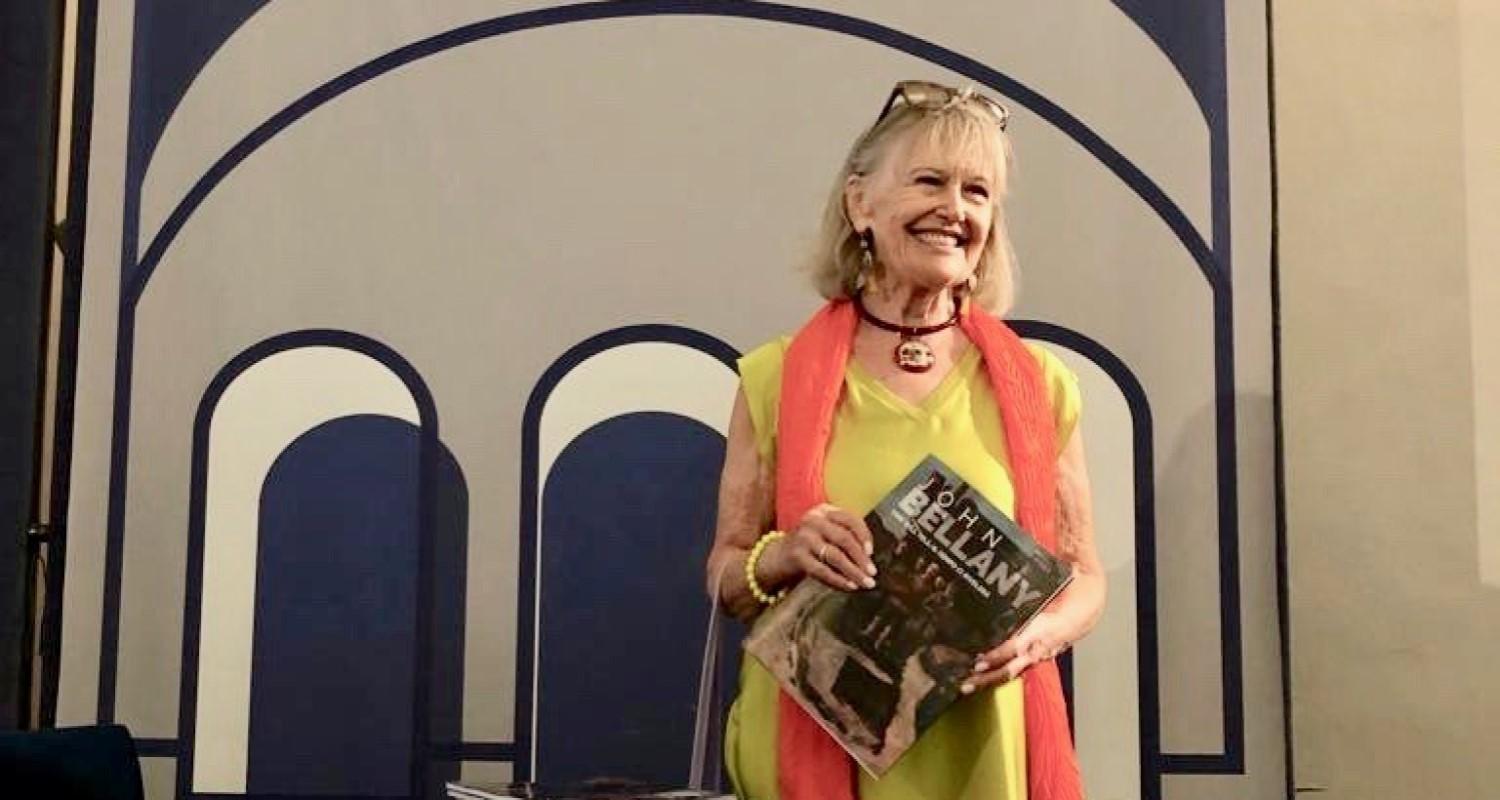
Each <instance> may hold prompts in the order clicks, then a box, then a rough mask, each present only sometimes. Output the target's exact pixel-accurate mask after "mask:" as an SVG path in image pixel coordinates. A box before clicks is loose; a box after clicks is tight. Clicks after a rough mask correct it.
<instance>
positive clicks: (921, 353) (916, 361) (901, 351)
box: [892, 339, 937, 372]
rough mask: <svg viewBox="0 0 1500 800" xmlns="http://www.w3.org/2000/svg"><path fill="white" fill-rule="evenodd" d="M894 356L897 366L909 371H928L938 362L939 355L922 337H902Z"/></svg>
mask: <svg viewBox="0 0 1500 800" xmlns="http://www.w3.org/2000/svg"><path fill="white" fill-rule="evenodd" d="M892 356H893V357H894V358H895V360H896V366H898V367H900V368H902V369H904V370H906V371H907V372H926V371H927V370H930V369H932V365H933V364H935V363H937V356H936V355H934V354H933V352H932V348H931V347H928V346H927V343H926V342H924V341H922V340H920V339H902V340H901V343H900V344H898V345H896V350H895V352H894V353H892Z"/></svg>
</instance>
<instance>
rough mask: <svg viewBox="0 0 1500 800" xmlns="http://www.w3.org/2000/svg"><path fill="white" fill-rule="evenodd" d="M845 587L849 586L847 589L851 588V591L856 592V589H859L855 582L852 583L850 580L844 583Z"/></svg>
mask: <svg viewBox="0 0 1500 800" xmlns="http://www.w3.org/2000/svg"><path fill="white" fill-rule="evenodd" d="M844 585H845V586H847V587H849V590H850V591H854V590H855V589H857V588H859V587H858V586H855V585H854V581H850V580H846V581H844Z"/></svg>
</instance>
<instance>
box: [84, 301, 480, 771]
mask: <svg viewBox="0 0 1500 800" xmlns="http://www.w3.org/2000/svg"><path fill="white" fill-rule="evenodd" d="M304 347H337V348H342V349H345V350H350V351H353V352H356V353H361V354H363V355H366V356H368V357H370V358H372V359H374V360H376V361H378V362H380V363H381V364H382V365H384V366H385V367H386V368H387V369H389V370H390V371H391V372H392V374H394V375H395V376H396V377H397V378H398V379H399V380H400V381H401V382H402V384H403V385H404V386H405V387H406V389H407V391H408V392H409V393H410V395H411V397H412V401H413V403H414V404H415V405H416V407H417V419H418V435H417V451H418V456H417V470H418V488H417V497H418V500H417V528H418V531H419V533H420V542H419V546H418V553H417V558H418V568H417V582H416V583H417V585H416V605H417V608H418V609H419V610H424V611H425V612H426V613H420V612H419V619H418V624H417V625H416V629H415V635H414V637H413V641H412V648H413V650H414V652H415V653H416V656H415V662H414V663H415V671H416V674H417V675H419V676H429V675H431V674H432V672H433V664H434V657H433V654H432V650H431V648H430V647H429V646H428V645H429V644H430V643H432V642H433V641H434V638H433V633H432V631H431V627H432V626H431V622H432V620H433V614H432V610H433V609H434V606H435V604H434V602H433V568H432V567H433V564H434V562H435V553H434V550H435V546H434V545H435V541H434V538H435V537H434V535H433V532H434V530H436V529H437V528H438V527H439V522H440V519H439V513H440V511H442V512H445V513H447V514H451V513H453V508H452V506H451V505H443V506H440V504H439V502H438V500H439V498H445V499H447V500H448V501H451V500H452V499H453V496H452V494H451V491H450V492H449V493H447V494H445V493H443V492H440V491H439V487H438V485H437V483H438V481H437V479H438V476H439V466H440V464H441V463H442V462H441V458H442V451H441V448H442V445H441V442H440V441H439V439H438V419H437V407H436V405H435V404H434V402H433V399H432V393H431V392H430V391H429V390H428V388H427V384H426V382H425V381H423V380H422V377H421V375H420V374H419V373H418V372H417V370H416V369H415V367H413V366H412V364H411V363H410V362H408V361H407V360H406V359H405V358H404V357H403V356H402V355H401V354H400V353H398V352H396V351H395V350H393V349H392V348H390V347H389V346H387V345H385V344H383V343H381V342H379V341H377V340H375V339H372V338H370V337H367V336H363V335H361V334H357V333H352V332H349V331H342V330H333V329H310V330H301V331H293V332H289V333H284V334H280V335H278V336H273V337H271V338H269V339H266V340H263V341H261V342H259V343H257V344H255V345H253V346H251V347H249V348H247V349H246V350H245V351H244V352H242V353H240V354H239V355H237V356H235V357H234V358H233V359H231V360H230V361H229V362H228V363H227V364H225V365H224V367H223V368H221V369H220V370H219V372H218V373H217V374H215V375H214V377H213V379H212V380H211V381H209V384H208V387H207V388H206V389H205V390H204V393H203V398H202V400H200V401H199V404H198V411H197V414H196V415H195V417H194V420H193V451H192V465H191V477H190V481H191V485H190V489H189V499H188V548H187V575H186V578H185V587H184V608H183V638H182V679H181V680H182V683H181V686H180V689H179V698H180V699H179V702H178V721H177V740H176V742H175V743H174V742H172V741H171V740H158V741H155V742H153V743H152V744H153V746H154V749H159V750H163V751H169V752H173V753H175V754H176V755H177V796H178V797H188V796H190V795H191V779H192V774H193V759H194V752H193V750H194V747H193V743H194V741H195V736H196V727H197V706H198V666H199V637H200V632H201V630H202V622H203V620H202V603H203V536H204V514H205V508H206V502H207V493H208V457H209V452H208V450H209V448H208V445H209V433H210V430H211V427H212V424H213V417H214V412H215V411H216V410H217V408H218V404H219V401H220V400H221V399H222V398H223V396H224V392H225V391H226V390H228V388H229V386H230V385H231V384H233V383H234V381H235V380H236V379H237V378H238V377H239V376H240V375H242V374H243V373H244V372H245V371H246V370H248V369H250V368H251V367H253V366H254V365H256V364H257V363H259V362H261V361H263V360H265V359H266V358H269V357H270V356H273V355H276V354H277V353H281V352H285V351H288V350H295V349H299V348H304ZM450 489H451V487H450ZM112 602H113V603H114V604H115V605H116V609H118V602H119V598H118V595H116V596H115V597H114V598H113V600H112ZM429 694H430V686H429V685H428V681H426V680H418V681H416V683H415V687H414V691H413V695H414V696H413V698H412V705H411V708H410V715H411V730H412V731H413V739H414V741H415V743H416V745H417V746H418V747H419V748H421V750H422V752H424V753H425V752H427V749H428V748H429V747H430V742H431V737H432V731H433V728H434V720H433V719H431V718H430V717H429V715H428V712H427V709H428V708H429V703H430V698H429ZM438 724H442V722H441V721H439V722H438ZM174 744H175V746H173V745H174ZM428 767H429V759H428V758H425V757H423V758H416V759H413V761H412V763H411V765H410V772H411V774H410V780H409V785H411V786H425V785H427V784H428V778H429V772H428Z"/></svg>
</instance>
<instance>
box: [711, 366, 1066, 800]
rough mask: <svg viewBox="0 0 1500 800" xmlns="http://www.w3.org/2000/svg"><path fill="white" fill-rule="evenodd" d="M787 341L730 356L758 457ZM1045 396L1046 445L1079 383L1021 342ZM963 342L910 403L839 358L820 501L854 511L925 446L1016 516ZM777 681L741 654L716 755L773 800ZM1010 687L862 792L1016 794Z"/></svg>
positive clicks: (1020, 730)
mask: <svg viewBox="0 0 1500 800" xmlns="http://www.w3.org/2000/svg"><path fill="white" fill-rule="evenodd" d="M790 341H791V340H790V339H789V338H787V337H782V338H779V339H776V340H773V341H771V342H768V343H767V344H764V345H762V346H760V347H758V348H756V349H755V350H752V351H751V352H749V353H747V354H746V355H745V356H744V357H743V358H741V359H740V361H739V367H740V380H741V384H742V386H743V388H744V392H745V397H746V400H747V401H748V405H749V409H750V418H751V422H752V424H753V427H754V429H755V441H756V447H757V449H758V450H759V452H760V457H761V460H762V463H763V464H766V465H774V464H775V460H776V418H777V408H778V403H779V400H780V392H781V367H782V360H783V358H784V357H785V355H786V348H787V345H788V344H789V343H790ZM1027 350H1029V351H1030V352H1031V353H1032V355H1034V356H1035V357H1036V358H1037V361H1038V363H1039V364H1040V365H1041V368H1042V377H1043V380H1044V382H1045V383H1046V386H1047V391H1048V395H1049V398H1050V400H1051V404H1052V410H1053V416H1054V419H1055V422H1056V428H1057V451H1058V453H1061V451H1062V448H1063V445H1065V444H1066V443H1067V441H1068V438H1069V436H1071V435H1072V432H1073V430H1074V428H1075V426H1076V425H1077V423H1078V417H1079V413H1080V410H1081V408H1080V399H1079V393H1078V381H1077V378H1076V376H1074V375H1073V373H1072V371H1071V370H1069V369H1068V368H1067V366H1066V365H1064V364H1063V363H1062V361H1060V360H1059V359H1058V358H1057V357H1056V356H1054V355H1052V354H1051V353H1049V352H1048V351H1046V350H1044V349H1042V348H1041V347H1039V346H1037V345H1035V344H1031V343H1028V344H1027ZM981 367H982V364H981V362H980V355H979V349H978V348H976V347H972V346H971V347H970V348H969V349H968V350H967V351H965V353H964V354H963V355H962V356H961V357H960V358H959V360H958V363H957V364H955V365H954V366H953V368H952V369H951V370H950V371H949V373H948V374H947V375H946V376H944V377H943V380H942V381H941V382H940V383H939V384H938V386H937V388H936V389H934V390H933V391H932V393H931V394H929V395H928V396H927V397H926V398H924V399H923V400H922V402H921V403H919V404H915V405H913V404H912V403H910V402H908V401H906V400H904V399H902V398H901V397H899V396H898V395H896V394H895V393H894V392H892V391H891V390H890V389H888V388H886V386H885V384H883V383H881V382H880V381H879V380H877V379H876V378H875V377H874V376H873V375H871V374H870V373H869V372H868V371H866V370H865V369H864V368H863V367H861V366H860V365H859V363H858V362H856V361H854V360H853V359H850V361H849V364H848V367H847V368H846V371H845V377H844V393H843V397H842V398H841V399H840V401H839V407H838V409H837V411H836V412H835V415H834V423H833V435H832V437H831V439H830V442H829V446H828V457H827V463H826V467H825V480H826V483H827V489H828V499H829V502H830V503H833V504H834V505H837V506H839V507H841V508H845V509H847V510H849V511H850V512H851V513H853V514H855V515H857V516H861V517H862V516H864V515H865V514H866V513H867V512H868V511H869V510H870V509H871V508H873V507H874V506H875V504H876V503H877V502H879V501H880V498H881V497H882V496H884V495H885V494H886V493H887V492H888V491H890V489H891V487H893V486H895V485H896V484H897V483H898V482H900V480H901V479H902V478H904V477H906V474H907V473H908V472H910V471H911V469H912V468H913V467H915V466H916V465H917V462H919V461H921V460H922V459H923V458H924V457H926V456H927V455H929V454H932V455H936V456H937V457H938V458H940V459H942V460H943V461H944V462H946V463H947V464H948V465H949V466H950V467H952V468H953V469H954V470H955V471H957V472H958V474H959V475H960V476H962V477H963V478H964V479H965V480H966V481H968V482H969V483H970V484H971V485H972V486H974V487H975V488H976V489H978V490H979V491H980V492H982V493H983V494H984V495H985V496H986V497H987V498H988V499H989V500H990V502H991V503H993V504H994V505H995V507H997V508H999V509H1000V510H1001V511H1004V512H1005V513H1007V514H1010V515H1012V516H1014V514H1015V493H1014V490H1013V487H1012V485H1011V481H1010V477H1009V465H1008V463H1007V462H1008V459H1007V458H1006V449H1005V432H1004V429H1003V428H1002V426H1001V423H1000V415H999V411H998V408H997V407H996V405H995V394H994V391H993V390H992V389H991V388H990V384H989V380H988V378H987V377H986V375H985V372H984V370H983V369H982V368H981ZM777 692H778V687H777V685H776V680H775V679H774V678H773V677H771V674H770V673H769V672H767V671H766V670H765V668H764V667H762V666H761V665H760V662H758V661H756V660H755V659H754V658H752V657H750V656H748V655H746V656H744V657H743V660H742V663H741V666H740V688H739V694H738V696H737V697H736V699H735V702H734V705H733V707H732V708H731V709H730V712H729V719H728V722H727V727H726V731H725V746H724V758H725V761H726V762H727V767H728V769H729V775H730V779H731V780H732V781H733V783H734V787H735V792H736V794H737V796H739V797H741V798H750V799H751V800H776V797H777V785H776V730H777V696H778V694H777ZM1022 703H1023V693H1022V691H1021V683H1020V682H1019V681H1012V682H1010V683H1008V684H1005V685H1003V686H999V687H995V688H991V689H986V690H983V691H980V692H978V693H976V694H974V695H972V696H970V697H966V698H962V699H960V700H959V701H958V702H957V703H955V704H954V705H953V706H952V707H951V708H950V709H949V710H948V711H947V712H945V713H944V714H943V715H942V716H941V717H939V718H938V720H937V722H935V723H934V724H933V725H932V727H931V728H928V729H927V731H925V732H924V733H923V734H922V736H921V738H920V739H918V740H917V743H916V744H915V745H913V746H912V748H911V749H910V750H909V751H907V752H906V754H905V755H903V756H902V758H901V759H900V760H899V761H897V762H896V764H895V766H893V767H892V768H891V769H890V770H889V771H888V772H887V773H886V774H885V775H884V776H883V777H881V778H880V779H878V780H877V779H875V778H872V777H871V776H870V775H869V774H868V773H865V772H864V771H863V770H861V771H860V775H859V797H860V798H861V800H897V799H898V798H899V799H900V800H908V799H909V798H934V799H935V800H937V799H941V800H948V799H949V798H952V800H959V799H960V798H984V800H1025V798H1026V741H1025V738H1026V725H1025V717H1024V714H1025V709H1024V707H1023V705H1022Z"/></svg>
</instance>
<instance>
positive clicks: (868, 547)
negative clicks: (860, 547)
mask: <svg viewBox="0 0 1500 800" xmlns="http://www.w3.org/2000/svg"><path fill="white" fill-rule="evenodd" d="M865 555H867V556H873V555H875V543H874V542H865Z"/></svg>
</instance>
